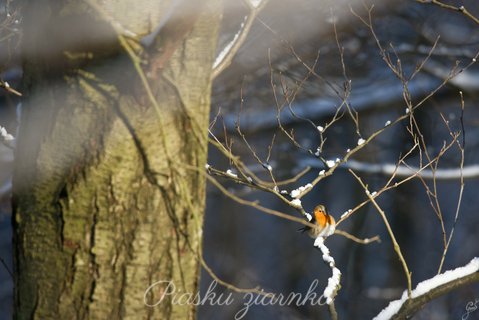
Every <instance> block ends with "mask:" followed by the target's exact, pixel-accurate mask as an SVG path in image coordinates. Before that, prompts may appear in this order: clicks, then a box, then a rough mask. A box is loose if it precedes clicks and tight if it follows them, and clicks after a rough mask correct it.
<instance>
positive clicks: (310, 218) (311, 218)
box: [304, 212, 313, 222]
mask: <svg viewBox="0 0 479 320" xmlns="http://www.w3.org/2000/svg"><path fill="white" fill-rule="evenodd" d="M304 216H305V217H306V219H308V221H309V222H311V220H313V216H312V215H310V214H309V213H307V212H305V213H304Z"/></svg>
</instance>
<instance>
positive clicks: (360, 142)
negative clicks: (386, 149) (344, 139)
mask: <svg viewBox="0 0 479 320" xmlns="http://www.w3.org/2000/svg"><path fill="white" fill-rule="evenodd" d="M365 142H366V140H364V139H363V138H359V140H358V146H360V145H362V144H363V143H365Z"/></svg>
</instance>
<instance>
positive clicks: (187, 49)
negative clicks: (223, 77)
mask: <svg viewBox="0 0 479 320" xmlns="http://www.w3.org/2000/svg"><path fill="white" fill-rule="evenodd" d="M92 2H93V1H92ZM189 2H190V1H174V3H170V1H166V0H164V1H153V0H142V1H135V2H132V1H126V0H124V1H113V0H106V1H102V2H101V6H99V7H97V6H96V5H95V4H93V5H92V4H89V1H80V0H75V1H67V2H64V1H56V0H43V1H30V2H28V4H27V5H26V8H25V15H24V21H25V23H26V26H25V29H24V45H23V49H24V56H25V63H24V78H25V79H24V88H23V90H24V93H25V96H26V98H25V101H24V103H23V107H22V116H21V126H20V132H19V134H18V145H17V151H16V168H15V173H14V251H15V254H14V255H15V318H16V319H193V318H194V312H195V309H194V306H193V305H178V304H174V303H171V298H172V296H166V297H165V299H164V300H163V301H162V302H161V303H159V304H158V305H157V306H155V307H148V306H147V304H150V305H151V304H155V303H156V302H158V301H159V300H160V298H161V295H162V293H163V291H162V289H161V288H156V287H155V289H154V290H151V291H149V293H148V294H146V295H145V292H146V289H147V288H148V287H149V286H150V285H151V284H153V283H155V282H157V281H161V280H166V281H170V280H171V281H173V283H174V284H175V286H176V288H177V290H178V291H179V290H181V291H182V292H191V293H195V292H197V289H198V280H199V278H198V277H199V268H200V265H199V253H200V252H201V231H202V224H203V211H204V204H205V203H204V201H205V179H204V176H203V174H202V171H203V169H204V166H205V163H206V154H207V153H206V151H207V128H208V120H209V101H210V100H209V99H210V97H209V96H210V89H211V88H210V87H211V81H210V74H211V65H212V63H213V58H214V54H215V47H216V39H217V29H218V26H219V21H220V18H221V14H220V13H221V10H220V5H219V1H217V0H213V1H205V2H204V1H198V2H200V3H202V4H201V5H194V6H195V8H188V7H185V6H188V5H190V4H188V3H189ZM193 2H195V1H193ZM182 6H183V7H182ZM155 25H159V27H158V28H157V30H156V31H159V32H157V34H156V36H157V39H158V41H157V40H155V41H153V42H152V44H151V45H150V48H149V49H148V50H141V48H142V47H141V46H140V45H139V44H138V43H137V42H136V43H135V42H134V41H132V40H131V39H129V38H127V37H119V36H118V32H120V33H121V32H125V34H126V35H129V34H131V33H134V34H136V35H139V36H145V35H146V34H148V33H150V32H151V31H152V30H153V29H154V26H155ZM112 26H113V27H112ZM120 40H121V41H120ZM122 41H123V44H122ZM125 43H126V44H125ZM125 46H131V48H132V50H133V52H134V53H135V56H136V58H138V59H141V64H140V65H137V67H136V68H135V66H134V62H135V61H134V60H135V59H134V57H132V56H131V55H132V52H131V51H130V53H129V54H128V53H127V52H126V50H125ZM142 76H144V78H142ZM145 79H146V80H147V82H148V84H149V85H147V84H146V83H145V82H144V81H143V80H145ZM148 86H150V88H151V93H152V94H150V95H149V94H148ZM154 100H155V101H154ZM155 104H157V105H156V107H155ZM163 289H164V287H163ZM144 299H145V300H144ZM145 302H146V303H145Z"/></svg>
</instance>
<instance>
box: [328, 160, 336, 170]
mask: <svg viewBox="0 0 479 320" xmlns="http://www.w3.org/2000/svg"><path fill="white" fill-rule="evenodd" d="M335 163H336V162H335V161H334V160H328V161H326V165H327V166H328V168H332V167H333V166H334V164H335Z"/></svg>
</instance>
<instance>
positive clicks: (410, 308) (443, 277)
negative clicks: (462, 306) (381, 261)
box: [373, 257, 479, 320]
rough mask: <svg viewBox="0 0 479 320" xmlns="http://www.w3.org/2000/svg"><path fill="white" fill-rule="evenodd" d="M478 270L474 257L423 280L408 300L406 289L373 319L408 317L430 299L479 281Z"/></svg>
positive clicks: (477, 260) (477, 263)
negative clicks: (463, 264)
mask: <svg viewBox="0 0 479 320" xmlns="http://www.w3.org/2000/svg"><path fill="white" fill-rule="evenodd" d="M478 271H479V257H475V258H474V259H472V260H471V262H469V263H468V264H467V265H465V266H463V267H459V268H456V269H454V270H448V271H445V272H444V273H441V274H438V275H436V276H435V277H433V278H431V279H428V280H424V281H422V282H420V283H418V285H417V286H416V288H415V289H414V290H413V291H412V292H411V299H409V300H408V294H407V291H404V292H403V294H402V297H401V299H398V300H395V301H392V302H390V303H389V305H388V306H387V307H386V308H385V309H383V310H382V311H381V312H380V313H379V314H378V315H377V316H376V317H374V319H373V320H386V319H408V318H410V317H411V316H412V315H413V314H414V313H415V312H416V311H417V310H419V309H420V308H421V307H422V306H423V305H424V304H425V303H427V302H429V301H431V300H432V299H434V298H436V297H439V296H441V295H443V294H445V293H447V292H450V291H452V290H454V289H456V288H458V287H460V286H463V285H466V284H469V283H472V282H477V281H479V272H478Z"/></svg>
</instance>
